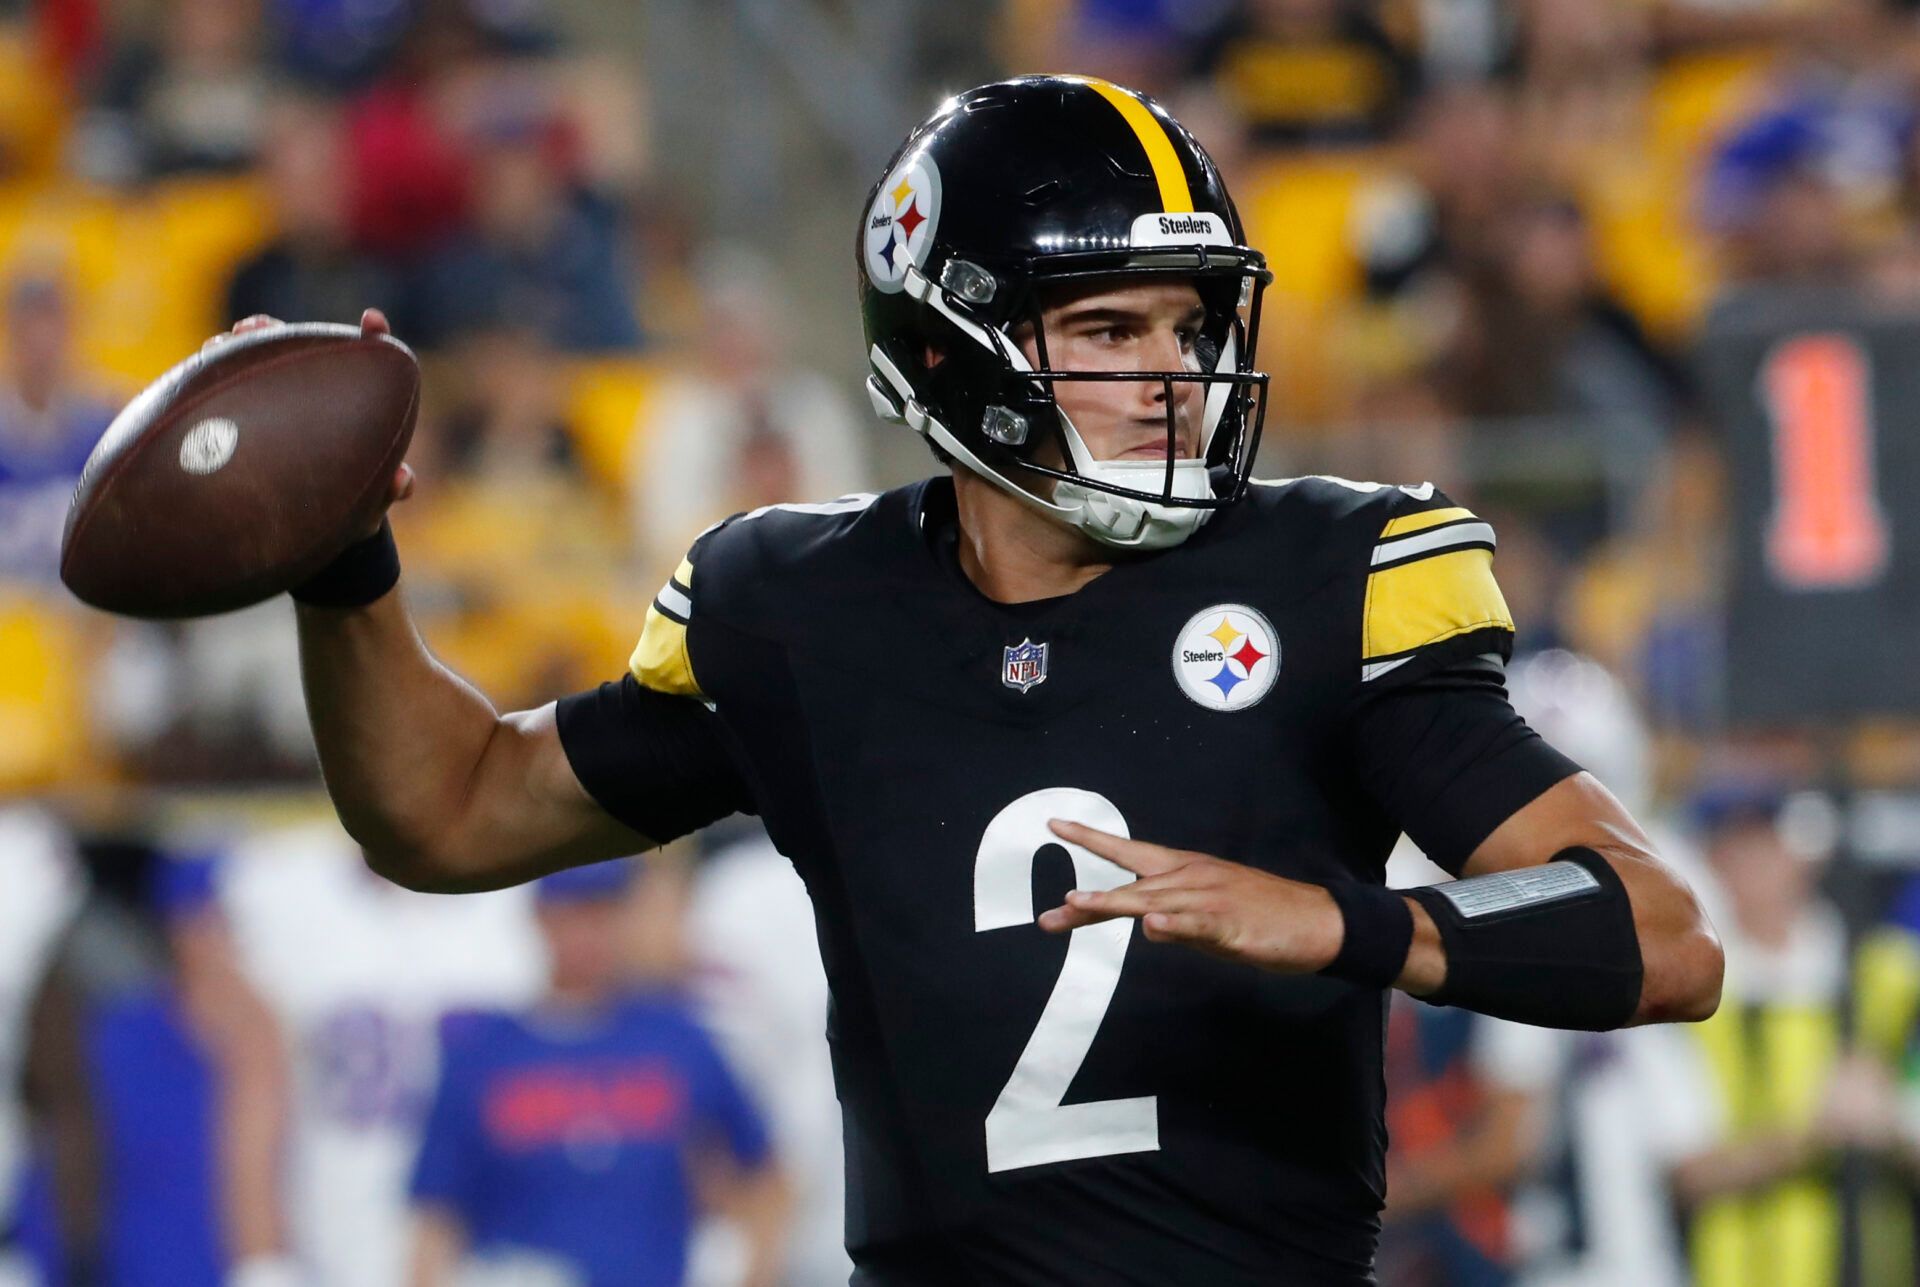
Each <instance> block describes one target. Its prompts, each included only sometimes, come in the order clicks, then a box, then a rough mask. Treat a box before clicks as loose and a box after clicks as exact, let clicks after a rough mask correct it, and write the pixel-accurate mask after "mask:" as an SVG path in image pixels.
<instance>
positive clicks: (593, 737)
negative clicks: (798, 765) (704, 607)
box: [555, 675, 755, 844]
mask: <svg viewBox="0 0 1920 1287" xmlns="http://www.w3.org/2000/svg"><path fill="white" fill-rule="evenodd" d="M555 719H556V722H557V723H558V725H559V730H560V745H561V749H562V750H564V751H565V752H566V756H567V762H568V764H570V765H571V766H572V768H573V774H574V776H575V777H576V778H578V779H579V780H580V785H581V786H582V787H584V788H585V789H586V792H587V794H588V795H590V796H592V797H593V798H594V800H595V802H597V803H598V804H599V805H600V807H601V808H603V809H605V810H606V811H607V812H608V813H610V814H612V815H613V816H614V817H615V818H618V819H619V820H620V821H621V822H624V823H626V824H627V825H628V826H629V827H632V828H633V829H634V830H635V831H637V832H639V833H640V834H641V835H642V836H645V837H646V838H647V839H649V840H652V841H654V842H655V843H658V844H665V843H666V842H667V841H669V840H674V839H677V838H679V837H680V836H684V835H686V834H688V833H689V832H693V831H698V830H699V829H700V828H701V827H704V826H706V825H707V824H709V823H712V822H717V821H719V820H720V819H721V818H724V817H727V816H728V815H730V814H734V813H752V812H754V811H755V805H754V801H753V793H752V790H751V788H750V787H749V786H748V784H747V781H746V778H745V776H744V775H743V774H742V773H741V771H740V768H739V765H738V763H737V762H736V761H735V759H734V757H733V753H732V750H731V744H730V743H729V741H728V735H727V732H726V730H725V728H724V727H723V726H722V724H721V721H720V717H719V716H718V715H716V714H715V713H714V712H713V711H711V710H709V709H708V708H707V707H706V705H705V704H704V703H702V702H700V701H698V700H695V699H693V698H690V697H676V696H672V695H670V694H667V693H663V692H661V691H659V690H657V689H654V688H648V687H644V686H642V685H641V683H640V682H639V681H638V680H637V679H635V678H634V677H633V676H632V675H625V676H622V677H621V678H620V679H619V680H616V681H612V682H609V683H605V684H602V685H600V686H599V687H598V688H595V689H588V690H587V691H585V692H581V693H574V694H573V695H571V696H569V697H563V698H562V699H561V700H560V703H559V706H558V707H557V708H556V712H555Z"/></svg>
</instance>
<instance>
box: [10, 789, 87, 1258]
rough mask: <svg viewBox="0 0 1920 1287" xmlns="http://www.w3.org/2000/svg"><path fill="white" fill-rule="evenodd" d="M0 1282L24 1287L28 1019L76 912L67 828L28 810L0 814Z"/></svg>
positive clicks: (77, 882)
mask: <svg viewBox="0 0 1920 1287" xmlns="http://www.w3.org/2000/svg"><path fill="white" fill-rule="evenodd" d="M0 855H5V862H6V873H7V893H6V897H5V898H0V1283H5V1284H9V1285H11V1284H14V1283H16V1282H31V1281H32V1279H30V1278H27V1277H26V1275H27V1274H28V1273H30V1272H31V1271H30V1269H29V1267H28V1266H27V1264H26V1263H25V1257H24V1256H23V1255H22V1254H21V1253H19V1252H17V1251H16V1250H15V1249H14V1248H13V1247H12V1245H11V1244H12V1241H13V1237H12V1233H13V1230H14V1229H15V1228H16V1227H17V1225H18V1224H19V1223H20V1218H19V1216H20V1213H19V1205H20V1201H21V1197H22V1193H23V1188H24V1181H25V1179H26V1168H27V1159H28V1152H29V1149H28V1133H29V1119H28V1105H27V1104H26V1103H24V1102H23V1101H22V1090H23V1089H24V1088H25V1087H26V1086H27V1084H28V1078H27V1073H26V1064H27V1046H28V1032H29V1018H30V1016H31V1014H32V1011H33V1005H34V1000H35V997H36V996H37V995H38V994H39V993H40V990H41V985H42V983H43V981H44V979H45V975H46V971H47V968H48V965H49V964H50V962H51V960H52V958H53V954H54V950H55V947H56V945H57V943H58V940H59V936H60V933H61V931H62V930H63V929H64V928H65V927H66V924H67V922H68V920H69V919H70V918H71V917H72V916H73V913H74V912H75V910H76V909H77V908H78V907H79V904H80V897H81V878H80V871H79V867H78V864H77V861H76V857H75V854H74V852H73V846H72V841H71V838H70V837H69V836H68V834H67V831H66V828H65V827H63V826H62V825H61V824H60V823H59V822H58V820H56V819H55V818H54V817H53V816H52V815H51V814H48V813H46V812H45V811H43V810H41V809H40V808H38V807H36V806H33V805H28V804H13V805H7V806H4V807H0Z"/></svg>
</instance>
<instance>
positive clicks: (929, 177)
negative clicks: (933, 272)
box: [862, 154, 940, 295]
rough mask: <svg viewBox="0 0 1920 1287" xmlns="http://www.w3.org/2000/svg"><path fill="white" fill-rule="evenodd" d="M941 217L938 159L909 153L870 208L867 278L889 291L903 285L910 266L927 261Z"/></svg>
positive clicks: (866, 256)
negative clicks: (936, 160)
mask: <svg viewBox="0 0 1920 1287" xmlns="http://www.w3.org/2000/svg"><path fill="white" fill-rule="evenodd" d="M939 222H940V171H939V169H938V168H937V167H935V165H934V164H933V158H932V157H930V156H926V155H924V154H922V155H918V156H910V157H908V158H907V159H906V160H904V161H902V162H901V163H900V164H899V165H898V166H897V167H895V169H894V171H893V173H892V174H889V175H888V176H887V177H886V180H885V181H884V182H882V183H881V185H880V191H879V192H878V193H877V194H875V196H874V198H873V207H872V209H870V210H868V211H867V223H866V229H865V231H864V232H863V234H862V236H863V237H864V238H865V248H866V254H865V255H864V259H865V261H866V266H867V277H868V279H869V280H871V281H872V282H873V284H874V286H875V288H876V289H879V290H883V291H885V292H887V293H888V294H889V295H891V294H893V293H894V292H895V291H898V290H899V289H900V288H901V285H902V283H904V282H905V280H906V276H907V268H908V267H909V266H910V265H913V266H917V265H921V264H925V263H926V262H927V253H928V251H929V250H930V249H931V248H932V246H933V230H934V228H935V227H936V226H938V224H939Z"/></svg>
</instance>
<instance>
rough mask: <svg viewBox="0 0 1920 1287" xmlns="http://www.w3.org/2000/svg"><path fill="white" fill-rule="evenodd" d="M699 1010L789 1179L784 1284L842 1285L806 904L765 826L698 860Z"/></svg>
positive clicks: (823, 997) (841, 1181)
mask: <svg viewBox="0 0 1920 1287" xmlns="http://www.w3.org/2000/svg"><path fill="white" fill-rule="evenodd" d="M687 941H688V943H689V944H690V945H691V949H692V951H693V953H694V958H695V961H694V963H695V967H696V968H697V970H698V971H699V973H698V976H697V977H698V982H699V986H700V1000H701V1014H702V1016H703V1017H704V1018H705V1019H706V1021H707V1023H708V1025H709V1026H710V1027H711V1028H712V1029H713V1034H714V1037H715V1039H716V1040H718V1041H719V1043H720V1047H721V1049H722V1050H723V1051H724V1052H725V1054H726V1056H727V1058H728V1060H729V1061H730V1062H731V1063H732V1064H733V1066H734V1067H735V1068H736V1069H738V1070H739V1073H740V1076H741V1078H742V1080H744V1081H745V1082H746V1083H747V1085H748V1088H749V1089H750V1090H751V1091H752V1092H753V1094H754V1097H755V1099H756V1100H757V1102H759V1103H761V1104H763V1105H765V1107H766V1110H767V1117H768V1124H769V1125H770V1126H771V1127H772V1129H773V1136H774V1142H775V1144H776V1146H777V1152H778V1154H779V1156H780V1158H781V1161H782V1163H783V1164H784V1166H785V1168H786V1171H787V1174H788V1176H789V1178H790V1180H791V1182H792V1184H793V1186H794V1202H795V1207H794V1221H793V1229H792V1232H791V1234H790V1236H789V1238H788V1242H787V1272H786V1276H785V1277H784V1278H783V1279H782V1280H781V1281H782V1283H783V1285H784V1287H844V1284H845V1283H846V1281H847V1278H848V1277H849V1276H850V1275H851V1274H852V1273H853V1262H852V1261H851V1260H849V1259H848V1258H847V1251H846V1235H845V1229H846V1161H845V1154H844V1150H843V1148H842V1146H841V1138H840V1101H839V1099H838V1098H837V1097H836V1096H835V1094H834V1089H833V1058H832V1054H831V1052H830V1051H829V1049H828V1047H827V1037H826V1024H827V973H826V970H825V968H824V967H823V966H822V965H821V962H820V943H819V939H818V938H817V936H816V935H815V932H814V926H813V904H812V902H811V900H809V899H808V897H807V890H806V886H805V885H803V884H802V883H801V881H800V877H799V875H798V874H797V873H796V872H795V871H794V869H793V864H792V863H791V862H789V861H788V860H787V858H786V856H785V855H784V854H782V853H780V851H779V850H777V849H775V848H774V847H773V842H772V841H771V840H769V839H767V838H766V836H765V835H764V834H760V835H755V836H752V837H751V838H748V839H742V840H736V841H734V842H733V843H731V844H728V845H725V846H724V847H722V848H721V849H719V850H717V851H716V852H714V853H713V854H712V855H711V856H710V857H708V858H706V859H705V860H704V861H702V862H701V864H700V867H699V870H698V874H697V875H696V877H695V882H694V888H693V899H692V906H691V907H690V908H689V911H688V916H687Z"/></svg>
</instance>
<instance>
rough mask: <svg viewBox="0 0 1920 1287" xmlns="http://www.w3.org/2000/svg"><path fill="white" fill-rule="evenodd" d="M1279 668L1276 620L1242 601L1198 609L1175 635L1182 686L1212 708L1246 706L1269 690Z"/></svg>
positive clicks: (1176, 667) (1175, 659) (1176, 666)
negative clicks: (1273, 620) (1275, 631)
mask: <svg viewBox="0 0 1920 1287" xmlns="http://www.w3.org/2000/svg"><path fill="white" fill-rule="evenodd" d="M1279 673H1280V639H1279V637H1278V636H1277V635H1275V634H1274V632H1273V623H1272V622H1270V621H1268V620H1267V619H1266V618H1265V617H1264V616H1262V615H1261V614H1260V613H1259V612H1257V611H1255V610H1254V609H1252V608H1249V607H1247V606H1246V605H1245V604H1243V603H1222V604H1216V605H1215V606H1214V607H1211V608H1204V609H1202V610H1201V611H1199V612H1196V613H1194V614H1193V616H1191V617H1189V618H1188V619H1187V624H1186V625H1184V626H1182V627H1181V628H1180V633H1179V635H1178V636H1177V637H1176V638H1175V640H1174V645H1173V677H1174V678H1175V679H1176V680H1178V681H1179V683H1180V691H1181V692H1183V693H1185V694H1186V695H1187V696H1188V697H1191V698H1192V699H1193V700H1194V701H1196V702H1198V703H1199V704H1200V705H1202V706H1204V707H1206V708H1207V709H1208V710H1211V711H1243V710H1245V709H1247V708H1248V707H1249V706H1252V705H1254V704H1255V703H1257V702H1258V701H1259V700H1260V699H1261V698H1263V697H1265V696H1266V695H1267V692H1268V691H1269V690H1270V689H1271V688H1272V687H1273V681H1274V679H1275V678H1276V677H1277V676H1278V675H1279Z"/></svg>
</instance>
